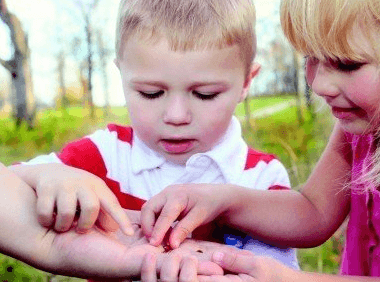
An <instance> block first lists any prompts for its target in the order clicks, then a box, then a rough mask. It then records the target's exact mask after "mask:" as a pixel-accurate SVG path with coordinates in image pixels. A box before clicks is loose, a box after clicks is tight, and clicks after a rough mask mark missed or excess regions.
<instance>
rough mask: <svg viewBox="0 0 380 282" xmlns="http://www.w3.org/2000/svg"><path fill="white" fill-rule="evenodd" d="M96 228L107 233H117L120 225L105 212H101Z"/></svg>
mask: <svg viewBox="0 0 380 282" xmlns="http://www.w3.org/2000/svg"><path fill="white" fill-rule="evenodd" d="M95 224H96V226H97V227H99V228H100V229H102V230H104V231H106V232H115V231H117V230H118V229H119V224H117V222H116V221H115V220H114V219H113V218H112V217H111V216H110V215H109V214H107V213H106V212H104V211H103V210H100V211H99V215H98V219H97V221H96V223H95Z"/></svg>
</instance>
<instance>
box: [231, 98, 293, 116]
mask: <svg viewBox="0 0 380 282" xmlns="http://www.w3.org/2000/svg"><path fill="white" fill-rule="evenodd" d="M295 104H296V103H295V101H288V102H282V103H278V104H276V105H273V106H269V107H266V108H262V109H259V110H256V111H253V112H252V113H251V117H253V118H263V117H267V116H270V115H272V114H274V113H277V112H280V111H282V110H284V109H286V108H289V107H292V106H295ZM238 118H239V119H244V116H238Z"/></svg>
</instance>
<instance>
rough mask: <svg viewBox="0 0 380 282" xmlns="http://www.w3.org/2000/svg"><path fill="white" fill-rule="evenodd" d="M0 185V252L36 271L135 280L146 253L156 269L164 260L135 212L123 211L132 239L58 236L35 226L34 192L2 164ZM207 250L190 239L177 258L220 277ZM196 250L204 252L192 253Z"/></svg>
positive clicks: (116, 235)
mask: <svg viewBox="0 0 380 282" xmlns="http://www.w3.org/2000/svg"><path fill="white" fill-rule="evenodd" d="M0 183H1V185H0V207H1V212H0V226H1V227H2V228H1V232H0V251H1V252H2V253H4V254H7V255H9V256H12V257H14V258H16V259H19V260H21V261H24V262H26V263H28V264H30V265H32V266H34V267H36V268H39V269H42V270H45V271H48V272H51V273H57V274H62V275H69V276H76V277H83V278H94V279H109V278H123V279H128V278H134V277H140V272H141V265H142V261H143V258H144V256H145V255H146V254H147V253H153V254H156V255H157V271H160V269H161V267H162V264H163V262H164V261H165V260H167V257H168V256H169V254H164V253H163V251H164V248H163V247H162V246H158V247H154V246H151V245H150V244H148V242H147V240H146V238H145V237H144V236H143V235H142V232H141V230H140V226H139V222H140V213H139V212H134V211H127V212H128V216H129V218H130V219H131V221H132V222H133V223H134V224H133V227H134V231H135V232H134V235H133V236H126V235H125V234H123V233H122V232H121V231H117V232H104V231H101V230H100V229H98V228H93V229H91V230H90V231H89V232H88V233H86V234H78V233H77V232H75V230H70V231H68V232H65V233H57V232H55V231H54V230H52V229H47V228H44V227H42V226H41V225H40V224H39V223H38V221H37V216H36V195H35V192H34V191H33V189H31V188H30V187H29V186H28V185H27V184H26V183H24V182H23V181H22V180H21V179H19V178H18V177H17V176H16V175H15V174H14V173H12V172H11V171H10V170H9V169H7V168H5V167H4V166H3V165H2V164H1V163H0ZM204 244H207V243H204ZM207 246H208V245H207ZM207 246H206V247H202V246H199V243H197V242H196V241H189V242H188V243H187V244H184V245H183V247H182V248H179V249H178V250H177V252H178V254H179V255H181V256H182V257H186V256H192V255H198V257H199V260H200V262H201V263H200V264H199V265H198V269H197V271H198V273H203V274H206V275H207V274H213V273H214V274H218V273H219V274H221V273H222V270H221V268H220V267H219V266H217V265H216V264H214V263H211V262H210V259H211V250H210V249H208V247H207ZM200 248H203V250H204V253H203V251H202V253H201V254H199V253H197V250H198V249H200ZM206 250H208V252H207V254H208V255H206ZM202 255H203V257H202ZM202 261H204V263H202ZM207 261H208V262H207Z"/></svg>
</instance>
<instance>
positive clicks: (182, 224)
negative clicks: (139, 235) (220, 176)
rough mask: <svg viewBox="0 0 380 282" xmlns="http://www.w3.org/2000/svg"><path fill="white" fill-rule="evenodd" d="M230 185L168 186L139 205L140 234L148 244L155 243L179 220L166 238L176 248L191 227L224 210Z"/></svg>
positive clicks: (205, 222)
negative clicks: (142, 233) (145, 237)
mask: <svg viewBox="0 0 380 282" xmlns="http://www.w3.org/2000/svg"><path fill="white" fill-rule="evenodd" d="M231 187H232V186H230V185H222V184H181V185H172V186H168V187H167V188H165V189H164V190H163V191H162V192H161V193H159V194H158V195H156V196H154V197H153V198H152V199H150V200H149V201H147V202H146V203H145V204H144V205H143V207H142V209H141V224H142V229H143V232H144V234H145V235H146V236H147V237H148V238H149V239H150V243H151V244H152V245H154V246H158V245H159V244H161V243H162V241H163V239H164V237H165V234H166V233H167V231H168V230H169V228H170V227H171V226H172V224H173V223H174V222H175V221H176V220H179V222H178V224H177V225H176V226H175V227H174V228H173V230H172V231H171V233H170V234H169V235H170V236H169V239H168V242H169V244H170V246H171V247H172V248H178V246H179V245H180V244H181V242H183V241H184V240H185V238H186V237H187V236H188V235H189V234H190V233H191V232H192V231H193V230H194V229H196V228H197V227H199V226H200V225H204V224H207V223H209V222H211V221H213V220H214V219H215V218H216V217H217V216H218V215H220V214H221V213H223V212H224V211H225V210H227V208H228V202H229V201H228V200H229V199H230V197H231V196H230V195H231V190H232V189H231ZM156 218H157V220H156Z"/></svg>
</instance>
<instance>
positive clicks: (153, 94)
mask: <svg viewBox="0 0 380 282" xmlns="http://www.w3.org/2000/svg"><path fill="white" fill-rule="evenodd" d="M137 92H139V93H140V95H141V96H143V97H144V98H146V99H151V100H153V99H157V98H159V97H161V96H162V95H163V94H164V93H165V92H164V90H160V91H157V92H143V91H137Z"/></svg>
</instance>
